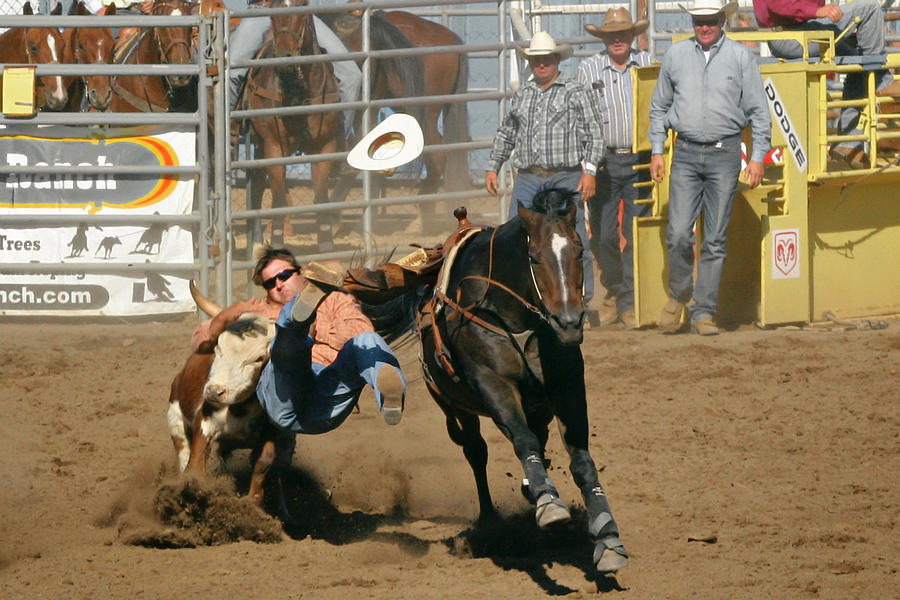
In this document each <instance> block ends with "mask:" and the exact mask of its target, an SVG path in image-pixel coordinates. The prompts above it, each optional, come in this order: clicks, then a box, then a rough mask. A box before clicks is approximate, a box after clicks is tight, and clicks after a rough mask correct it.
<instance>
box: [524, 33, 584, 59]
mask: <svg viewBox="0 0 900 600" xmlns="http://www.w3.org/2000/svg"><path fill="white" fill-rule="evenodd" d="M516 51H517V52H518V53H519V56H521V57H522V58H524V59H526V60H527V59H528V58H529V57H531V56H547V55H548V54H558V55H559V60H566V59H567V58H569V57H570V56H572V46H570V45H569V44H559V45H557V44H556V42H555V41H554V40H553V38H552V37H551V36H550V34H549V33H547V32H546V31H537V32H535V34H534V35H533V36H531V43H530V44H529V45H528V47H527V48H516Z"/></svg>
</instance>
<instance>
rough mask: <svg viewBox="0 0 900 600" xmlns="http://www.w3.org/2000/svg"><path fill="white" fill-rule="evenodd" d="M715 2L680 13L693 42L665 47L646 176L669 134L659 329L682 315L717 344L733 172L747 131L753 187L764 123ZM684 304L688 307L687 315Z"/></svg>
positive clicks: (743, 51) (681, 321)
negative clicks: (664, 285)
mask: <svg viewBox="0 0 900 600" xmlns="http://www.w3.org/2000/svg"><path fill="white" fill-rule="evenodd" d="M736 8H737V3H736V2H731V3H729V4H727V5H724V4H723V0H695V1H694V7H693V8H692V9H691V10H690V11H688V12H690V13H691V20H692V22H693V26H694V37H692V38H689V39H686V40H682V41H680V42H678V43H676V44H673V45H672V47H671V48H669V50H668V52H666V55H665V57H664V58H663V63H662V67H661V69H660V72H659V78H658V79H657V82H656V89H655V90H654V92H653V99H652V102H651V105H650V132H649V136H650V144H651V153H652V156H651V159H650V176H651V177H652V178H653V179H654V181H656V182H660V181H662V179H663V177H664V175H665V170H666V167H665V161H664V158H663V151H664V148H663V147H664V144H665V141H666V135H667V130H669V129H672V130H674V131H675V133H677V134H678V138H677V140H676V142H675V153H674V155H673V158H672V173H671V176H670V180H669V222H668V228H667V231H666V246H667V250H668V260H669V301H668V303H666V306H665V307H664V308H663V312H662V316H661V317H660V329H661V330H662V331H663V332H667V333H674V332H677V331H680V330H681V329H682V328H683V326H684V325H685V318H686V312H689V313H690V323H691V328H692V330H693V331H695V332H697V333H699V334H701V335H716V334H717V333H719V330H718V328H717V327H716V325H715V323H714V322H713V317H714V316H715V314H716V305H717V302H718V296H719V283H720V282H721V280H722V267H723V266H724V264H725V254H726V252H725V236H726V232H727V230H728V222H729V220H730V219H731V208H732V206H733V204H734V195H735V193H736V192H737V184H738V176H739V174H740V171H741V132H742V131H743V129H744V128H745V127H746V126H747V124H748V123H749V124H750V127H751V133H752V143H753V147H752V151H751V154H750V161H749V163H748V165H747V169H746V171H745V173H744V177H745V181H746V182H747V183H748V184H749V185H750V187H756V186H758V185H759V184H760V182H761V181H762V177H763V172H764V168H763V158H764V157H765V155H766V152H768V151H769V143H770V137H771V133H772V119H771V117H770V115H769V109H768V106H767V103H766V99H765V93H764V91H763V84H762V78H761V77H760V74H759V67H758V66H757V63H756V58H755V57H754V55H753V53H752V52H751V51H750V50H749V49H748V48H747V47H746V46H744V45H743V44H740V43H738V42H735V41H734V40H732V39H729V38H727V37H725V34H724V31H723V29H722V28H723V26H724V24H725V17H726V14H727V13H730V12H732V11H733V10H735V9H736ZM701 212H702V214H703V246H702V248H701V252H700V262H699V267H698V274H697V282H696V285H693V281H692V275H693V266H694V250H693V247H694V224H695V223H696V221H697V218H698V217H699V216H700V214H701ZM692 297H693V302H691V303H690V306H688V303H689V301H690V300H691V298H692Z"/></svg>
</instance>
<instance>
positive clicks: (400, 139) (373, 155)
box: [347, 113, 425, 175]
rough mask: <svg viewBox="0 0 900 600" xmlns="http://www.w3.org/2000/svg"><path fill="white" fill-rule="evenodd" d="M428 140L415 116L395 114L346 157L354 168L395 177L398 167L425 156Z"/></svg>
mask: <svg viewBox="0 0 900 600" xmlns="http://www.w3.org/2000/svg"><path fill="white" fill-rule="evenodd" d="M424 147H425V140H424V139H423V136H422V128H421V127H420V126H419V122H418V121H416V119H415V117H412V116H410V115H407V114H403V113H393V114H392V115H390V116H389V117H388V118H386V119H385V120H384V121H382V122H381V123H379V124H378V125H377V126H376V127H375V129H373V130H372V131H370V132H369V133H368V134H366V136H365V137H364V138H363V139H361V140H360V141H359V142H358V143H357V144H356V145H355V146H354V147H353V149H352V150H351V151H350V153H349V154H347V162H348V163H349V164H350V166H351V167H353V168H355V169H359V170H361V171H379V172H381V173H382V174H383V175H392V174H393V172H394V170H395V169H396V168H397V167H401V166H403V165H405V164H406V163H408V162H412V161H413V160H415V159H416V158H418V157H419V155H420V154H422V149H423V148H424Z"/></svg>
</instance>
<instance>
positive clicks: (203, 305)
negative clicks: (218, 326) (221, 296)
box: [190, 279, 222, 317]
mask: <svg viewBox="0 0 900 600" xmlns="http://www.w3.org/2000/svg"><path fill="white" fill-rule="evenodd" d="M190 288H191V297H192V298H193V299H194V302H196V303H197V308H199V309H200V310H202V311H203V312H205V313H206V314H207V315H208V316H210V317H214V316H216V315H217V314H219V313H220V312H222V307H221V306H219V305H218V304H216V303H215V302H213V301H212V300H210V299H209V298H207V297H206V296H204V295H203V294H201V293H200V290H198V289H197V286H196V285H194V280H193V279H191V282H190Z"/></svg>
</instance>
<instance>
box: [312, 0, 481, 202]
mask: <svg viewBox="0 0 900 600" xmlns="http://www.w3.org/2000/svg"><path fill="white" fill-rule="evenodd" d="M322 18H323V19H324V20H326V21H327V22H330V23H329V24H330V25H332V28H333V29H334V30H335V32H336V33H337V34H338V35H339V36H341V39H343V41H344V44H345V45H346V46H347V49H348V50H350V51H351V52H357V51H359V50H360V49H361V48H362V40H361V30H362V28H361V26H360V24H361V18H360V17H358V16H356V15H353V14H343V15H340V16H337V17H333V16H332V17H330V18H329V16H328V15H323V17H322ZM370 26H371V27H370V29H371V32H372V39H371V40H370V47H371V49H372V50H392V49H395V48H400V47H410V48H412V47H427V46H458V45H462V43H463V42H462V40H461V39H460V38H459V36H457V35H456V34H455V33H453V32H452V31H450V30H449V29H447V28H446V27H444V26H443V25H440V24H439V23H435V22H433V21H429V20H428V19H423V18H422V17H419V16H417V15H414V14H412V13H408V12H405V11H399V10H398V11H390V12H383V11H376V12H374V13H372V15H371V17H370ZM391 27H393V28H396V30H397V31H399V32H400V33H401V34H402V36H403V38H404V39H405V41H406V42H407V43H406V44H402V43H397V42H396V41H392V40H394V39H395V38H396V36H391V35H388V33H387V30H388V29H389V28H391ZM419 58H420V59H421V61H422V68H423V79H422V82H423V89H422V93H416V92H417V90H410V89H404V88H399V89H398V88H396V87H394V88H391V87H383V88H381V89H379V88H378V87H377V85H378V79H377V78H374V77H373V79H375V86H376V87H375V89H374V90H373V94H372V96H373V97H387V98H391V97H402V96H404V95H405V96H418V95H425V96H444V95H450V94H461V93H465V92H466V90H467V89H468V79H469V66H468V65H469V62H468V56H467V55H466V53H465V52H463V51H460V52H445V53H437V54H423V55H421V56H420V57H419ZM405 112H409V113H410V114H412V115H413V116H415V117H416V118H418V119H419V121H420V122H421V123H422V130H423V133H424V135H425V144H426V145H433V144H440V143H443V142H446V143H453V142H465V141H468V140H469V122H468V114H467V107H466V103H465V102H447V103H445V104H428V105H426V106H425V107H424V114H422V113H423V108H422V107H417V108H415V109H410V110H407V111H405ZM441 116H443V130H444V134H443V136H442V135H441V133H440V132H439V130H438V118H439V117H441ZM423 118H424V120H422V119H423ZM447 158H448V157H446V156H445V155H444V153H443V152H430V153H428V154H426V155H425V158H424V160H425V168H426V170H427V172H428V173H427V176H426V178H425V181H423V182H422V188H421V191H422V192H425V193H428V192H433V191H436V190H437V189H438V188H439V187H440V185H441V183H442V181H443V183H445V184H447V185H448V186H450V187H451V188H458V189H465V188H467V187H470V185H469V168H468V153H467V152H466V151H455V152H452V153H450V156H449V162H448V160H447Z"/></svg>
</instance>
